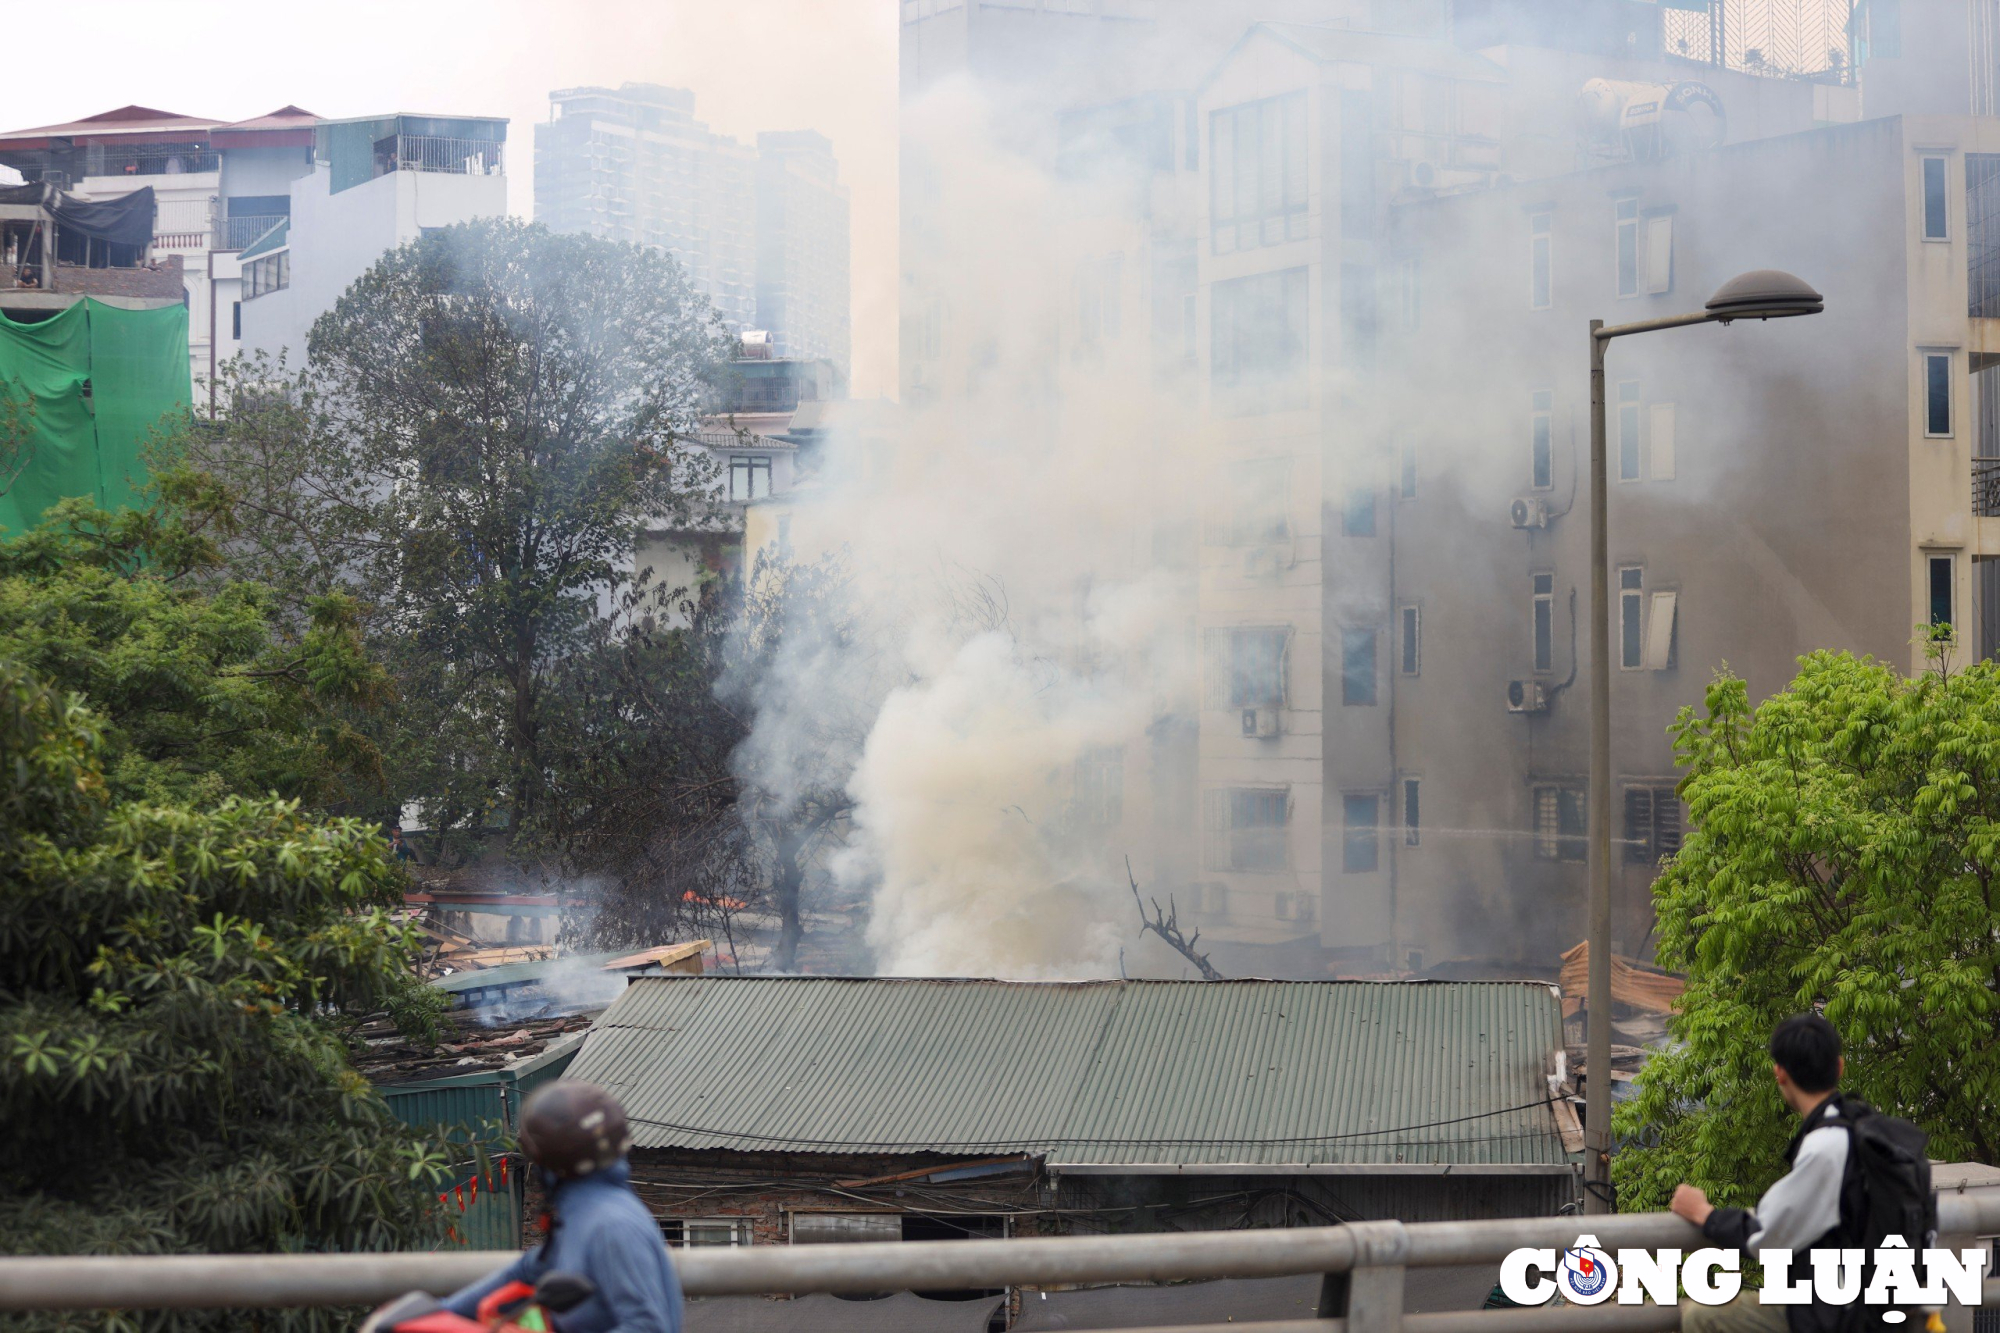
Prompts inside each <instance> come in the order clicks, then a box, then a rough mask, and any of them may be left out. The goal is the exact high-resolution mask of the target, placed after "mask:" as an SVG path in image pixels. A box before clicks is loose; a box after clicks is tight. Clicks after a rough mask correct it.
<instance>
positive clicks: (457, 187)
mask: <svg viewBox="0 0 2000 1333" xmlns="http://www.w3.org/2000/svg"><path fill="white" fill-rule="evenodd" d="M329 181H330V176H329V173H328V171H327V169H326V168H325V167H324V166H321V167H319V168H317V169H315V170H314V172H313V174H312V175H311V176H308V177H305V178H303V179H301V180H299V181H296V182H295V183H294V184H293V186H292V190H291V195H292V222H291V228H290V231H289V233H288V236H287V243H288V245H289V246H290V249H291V255H292V276H291V286H290V287H288V288H285V289H284V290H282V291H276V292H270V293H267V294H265V295H263V296H259V297H257V298H256V299H254V300H250V301H245V302H244V303H243V346H244V348H245V349H246V350H249V351H261V352H263V353H265V354H267V355H270V356H273V357H275V356H276V355H277V354H278V352H279V351H280V350H283V349H289V350H290V361H291V364H292V365H293V366H294V367H296V366H297V365H298V364H299V362H300V361H301V360H302V359H303V357H304V354H305V345H306V335H307V334H308V333H309V332H310V331H311V329H312V324H313V321H314V320H316V319H318V318H319V316H320V315H322V314H324V313H325V312H326V311H328V310H330V309H332V308H333V305H334V303H335V302H336V301H337V300H339V299H340V295H341V293H342V292H344V291H346V290H347V288H348V287H349V285H351V284H352V283H353V282H354V280H355V279H356V278H358V277H360V276H361V275H362V274H363V273H365V272H367V271H368V269H369V268H370V267H371V266H373V265H374V263H375V262H376V261H377V260H379V259H380V258H381V257H382V255H383V253H384V252H385V251H388V250H391V249H394V248H395V247H396V246H399V245H401V244H403V243H404V242H405V241H411V240H415V239H416V238H417V237H418V236H419V235H421V234H422V231H423V229H424V228H428V227H446V226H450V225H452V224H454V223H458V222H467V221H470V220H471V219H473V218H477V217H494V216H500V215H504V214H505V213H506V211H507V178H506V177H505V176H471V175H455V174H452V173H448V172H429V171H392V172H389V173H387V174H386V175H382V176H377V177H376V178H375V179H373V180H371V181H368V182H366V183H364V184H361V185H357V186H355V187H353V188H352V189H347V190H342V191H340V192H339V193H338V194H329V193H327V186H328V183H329Z"/></svg>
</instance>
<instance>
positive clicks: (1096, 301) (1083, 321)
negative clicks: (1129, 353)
mask: <svg viewBox="0 0 2000 1333" xmlns="http://www.w3.org/2000/svg"><path fill="white" fill-rule="evenodd" d="M1124 266H1125V261H1124V256H1122V255H1112V256H1111V257H1110V258H1109V259H1086V260H1085V261H1083V262H1082V263H1081V264H1078V265H1077V269H1076V321H1077V335H1078V339H1079V341H1081V342H1082V343H1083V344H1084V345H1085V346H1092V345H1095V344H1096V343H1098V342H1099V341H1104V342H1109V341H1111V340H1112V339H1114V338H1116V337H1117V336H1118V334H1119V332H1120V331H1121V330H1122V328H1123V326H1124V316H1123V310H1124V298H1123V294H1122V287H1123V274H1124Z"/></svg>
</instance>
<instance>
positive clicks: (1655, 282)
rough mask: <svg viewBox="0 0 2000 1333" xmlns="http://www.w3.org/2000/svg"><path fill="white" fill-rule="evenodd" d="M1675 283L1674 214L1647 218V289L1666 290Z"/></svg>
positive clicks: (1670, 288) (1651, 290)
mask: <svg viewBox="0 0 2000 1333" xmlns="http://www.w3.org/2000/svg"><path fill="white" fill-rule="evenodd" d="M1673 285H1674V215H1673V214H1671V213H1663V214H1661V215H1660V216H1658V217H1651V218H1647V219H1646V290H1647V291H1649V292H1664V291H1670V290H1672V288H1673Z"/></svg>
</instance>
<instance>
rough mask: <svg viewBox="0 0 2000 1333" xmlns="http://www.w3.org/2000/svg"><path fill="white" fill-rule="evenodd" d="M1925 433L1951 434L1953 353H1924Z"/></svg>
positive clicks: (1933, 434)
mask: <svg viewBox="0 0 2000 1333" xmlns="http://www.w3.org/2000/svg"><path fill="white" fill-rule="evenodd" d="M1924 434H1926V435H1930V436H1940V435H1949V434H1951V353H1950V352H1925V353H1924Z"/></svg>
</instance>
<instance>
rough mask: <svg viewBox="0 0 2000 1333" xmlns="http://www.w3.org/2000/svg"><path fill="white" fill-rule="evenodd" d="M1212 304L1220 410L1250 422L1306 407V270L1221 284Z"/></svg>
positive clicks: (1213, 373)
mask: <svg viewBox="0 0 2000 1333" xmlns="http://www.w3.org/2000/svg"><path fill="white" fill-rule="evenodd" d="M1209 303H1210V306H1211V309H1210V312H1209V314H1210V320H1209V323H1210V339H1209V341H1210V346H1209V374H1210V381H1211V385H1212V387H1213V389H1214V393H1215V400H1216V409H1217V410H1218V411H1219V412H1221V413H1223V414H1224V415H1227V416H1249V415H1254V414H1256V413H1260V412H1277V411H1284V410H1287V409H1297V408H1301V407H1304V406H1306V404H1307V403H1308V402H1309V401H1310V399H1309V396H1308V394H1309V385H1308V383H1307V379H1306V329H1307V322H1306V321H1307V315H1306V270H1305V269H1302V268H1293V269H1286V270H1284V271H1283V272H1280V273H1260V274H1257V275H1255V276H1254V277H1248V278H1237V279H1235V280H1234V281H1232V282H1218V283H1216V284H1215V285H1214V286H1213V287H1211V288H1210V289H1209Z"/></svg>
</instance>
